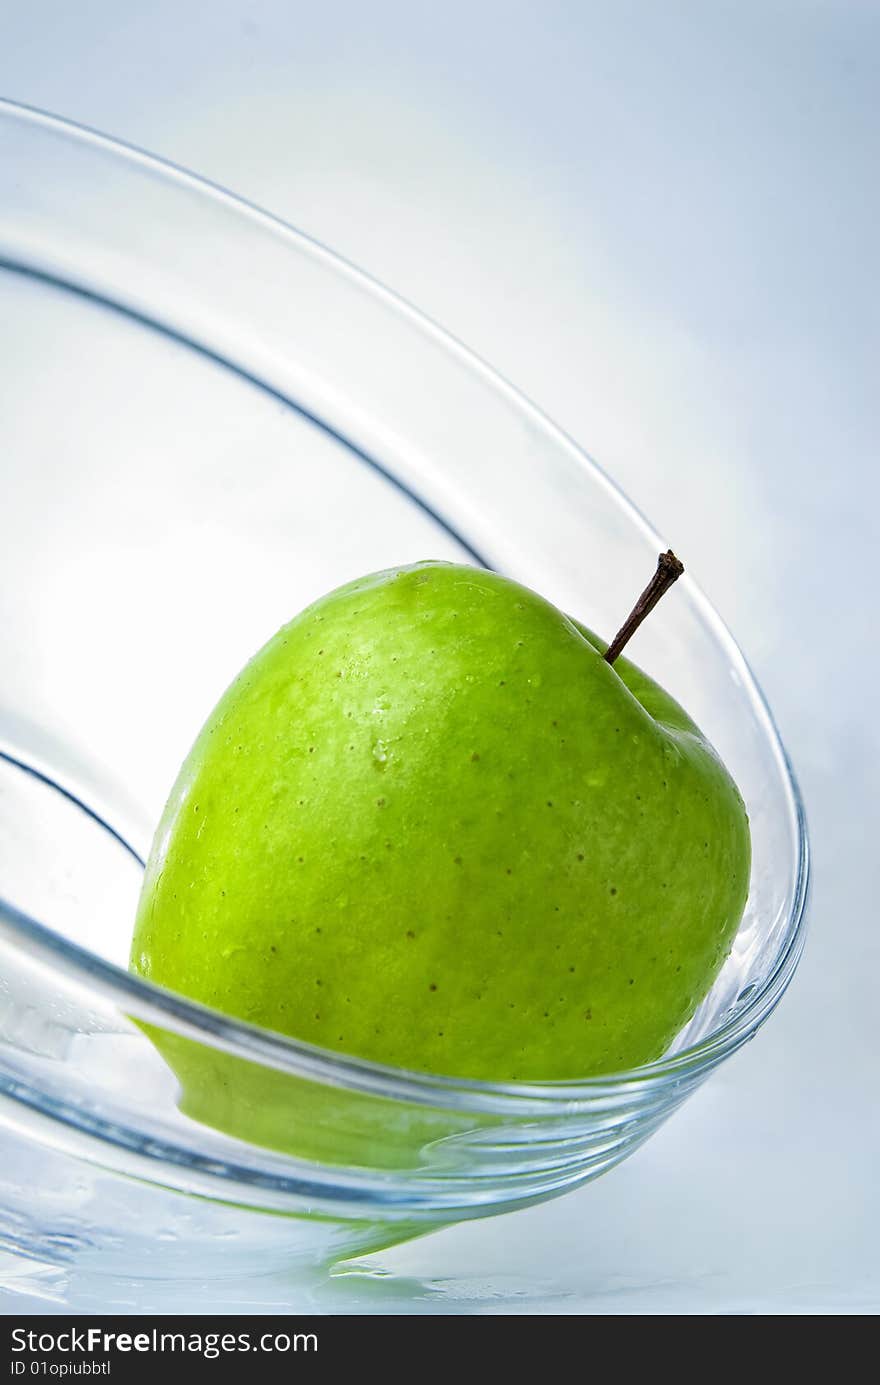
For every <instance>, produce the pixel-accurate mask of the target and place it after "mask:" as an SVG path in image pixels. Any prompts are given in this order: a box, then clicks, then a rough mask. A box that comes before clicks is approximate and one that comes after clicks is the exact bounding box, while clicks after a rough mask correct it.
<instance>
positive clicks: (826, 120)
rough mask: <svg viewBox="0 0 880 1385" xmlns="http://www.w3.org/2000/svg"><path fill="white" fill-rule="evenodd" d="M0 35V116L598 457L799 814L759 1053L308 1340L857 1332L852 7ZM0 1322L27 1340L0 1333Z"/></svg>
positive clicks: (878, 125)
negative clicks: (451, 368)
mask: <svg viewBox="0 0 880 1385" xmlns="http://www.w3.org/2000/svg"><path fill="white" fill-rule="evenodd" d="M0 20H2V23H0V34H2V37H0V93H2V94H3V95H6V96H10V97H13V98H17V99H19V100H23V101H26V102H30V103H32V104H35V105H39V106H44V107H47V108H48V109H50V110H53V111H56V112H59V113H61V114H64V115H67V116H70V117H73V118H75V119H78V120H81V121H84V122H86V123H88V124H92V125H95V126H97V127H99V128H101V129H103V130H106V131H108V132H110V133H113V134H116V135H118V136H120V137H122V138H125V139H128V140H131V141H133V142H135V143H138V144H141V145H144V146H146V147H147V148H149V149H151V150H154V151H155V152H157V153H159V154H162V155H164V156H165V157H167V158H170V159H173V160H176V161H178V162H180V163H182V164H185V165H187V166H189V167H191V168H193V169H195V170H197V171H199V172H202V173H204V174H206V175H208V176H210V177H211V178H213V179H216V180H217V181H219V182H221V183H225V184H227V185H228V186H230V187H231V188H233V189H234V190H236V191H239V192H241V193H243V194H244V195H246V196H248V197H250V198H252V199H253V200H254V201H256V202H258V203H261V204H263V205H265V206H266V207H268V208H270V209H271V210H273V211H275V212H277V213H279V214H280V215H281V216H283V217H286V218H287V219H289V220H290V221H292V222H294V223H295V224H296V225H298V226H300V227H302V228H303V229H304V230H306V231H307V232H309V233H311V234H312V235H314V236H317V237H318V238H319V239H321V240H324V241H326V242H328V243H329V244H330V245H332V246H333V247H334V248H335V249H337V250H339V251H340V252H342V253H343V254H344V255H346V256H348V257H350V258H351V259H353V260H354V261H356V262H357V263H359V264H360V265H362V266H363V267H364V268H366V269H367V270H369V271H371V272H372V273H373V274H374V275H376V276H377V277H378V278H380V279H382V280H384V281H385V282H386V283H388V284H389V285H391V286H392V287H393V288H395V289H397V290H398V291H399V292H400V293H402V294H404V295H405V296H406V297H408V298H410V299H412V300H413V301H414V302H415V303H416V304H418V305H419V306H420V307H421V308H423V309H424V310H425V311H426V312H428V313H429V314H431V315H432V316H434V317H435V318H437V319H438V320H439V321H440V322H441V323H442V324H443V325H444V326H445V327H447V328H449V329H450V330H451V331H452V332H453V333H455V334H456V335H457V336H459V337H461V338H462V339H463V340H464V341H465V342H467V343H468V345H470V346H471V347H473V348H474V349H475V350H476V351H478V352H479V353H480V354H482V355H483V356H485V357H486V358H487V359H488V360H489V361H490V362H492V364H494V365H495V366H496V367H497V368H498V369H500V370H501V371H502V373H504V374H505V375H507V376H508V377H509V378H510V379H511V380H513V381H514V382H515V383H516V384H517V385H519V386H520V387H521V388H522V389H524V390H525V392H526V393H527V394H529V395H531V396H532V397H533V398H534V399H535V400H536V401H537V402H538V403H540V404H541V405H542V406H543V407H544V408H545V409H546V410H547V412H549V413H550V415H551V416H552V417H553V418H555V419H556V420H557V421H558V422H559V423H560V424H562V425H563V426H564V427H565V428H566V429H567V430H568V431H569V432H571V433H572V434H573V435H574V436H575V437H576V438H577V440H578V441H579V442H580V443H581V444H582V445H584V446H585V447H586V448H587V449H588V450H589V451H590V452H591V453H592V454H593V455H594V456H595V457H597V459H598V460H599V461H600V462H601V463H602V464H603V465H604V466H605V467H606V468H607V470H608V471H610V472H611V474H612V475H613V476H614V477H615V478H616V479H617V480H618V481H619V482H620V483H621V485H622V486H623V487H624V489H625V490H627V491H628V492H629V493H630V495H631V496H632V497H633V498H634V499H635V500H636V501H637V503H638V504H639V505H640V506H641V507H642V508H643V509H644V510H645V511H646V512H647V513H648V515H649V516H650V517H651V518H652V519H653V520H654V522H655V523H656V524H657V525H658V527H659V528H660V529H661V531H662V532H664V533H666V534H668V535H669V536H670V537H671V538H673V539H674V541H675V545H676V548H677V549H679V550H680V551H681V552H682V553H683V554H685V555H686V557H687V559H688V565H689V567H690V569H691V570H692V571H693V573H694V574H695V576H696V577H697V578H698V580H699V581H700V582H701V583H702V585H703V586H704V587H705V589H706V590H707V592H708V594H709V596H710V597H711V598H712V599H713V601H714V602H715V603H716V605H717V606H718V607H719V608H720V610H721V612H722V613H723V614H724V616H725V617H726V618H727V620H728V621H729V623H730V624H731V625H732V627H733V629H734V632H735V633H736V634H737V636H738V637H739V639H740V641H741V643H742V644H743V646H744V647H745V649H746V652H747V654H748V655H749V657H750V659H751V661H752V663H753V664H754V666H755V668H756V671H757V673H758V676H759V678H760V680H761V682H762V683H763V685H764V687H765V689H766V691H767V693H768V695H769V697H770V700H771V703H772V705H773V707H774V709H775V711H776V713H777V716H778V719H779V722H780V725H781V729H782V732H783V736H784V738H785V739H786V742H787V744H788V746H789V748H790V751H791V753H792V756H793V758H794V761H795V766H796V769H797V771H798V773H799V775H800V778H801V782H802V785H803V789H804V793H805V797H806V801H807V808H808V812H809V816H810V821H811V827H812V836H813V843H814V851H815V882H816V884H815V894H814V906H813V914H812V918H813V924H812V936H811V939H810V943H809V947H808V951H807V954H806V957H805V960H804V962H803V965H802V968H801V971H800V973H799V976H798V978H797V980H796V982H795V985H794V987H793V989H792V991H791V992H790V994H789V996H788V997H787V998H786V1000H785V1001H784V1003H783V1006H782V1008H781V1010H780V1011H779V1013H778V1014H777V1016H776V1017H775V1018H774V1019H773V1021H772V1022H771V1024H770V1026H769V1028H768V1029H767V1030H765V1031H764V1032H763V1033H762V1035H761V1036H760V1037H759V1039H758V1040H757V1041H756V1042H755V1043H754V1044H753V1045H752V1046H750V1048H749V1049H748V1050H747V1051H745V1052H743V1053H742V1054H741V1055H740V1056H738V1057H737V1058H736V1059H734V1060H733V1061H732V1062H731V1063H730V1064H729V1065H728V1066H727V1067H726V1068H725V1069H724V1070H723V1071H722V1072H721V1073H720V1074H719V1075H718V1076H717V1077H716V1078H715V1079H713V1081H712V1082H711V1083H710V1084H709V1085H708V1086H707V1087H706V1088H705V1089H704V1090H703V1091H702V1092H701V1093H700V1094H699V1095H698V1096H697V1097H696V1098H695V1099H694V1100H692V1101H691V1102H690V1103H689V1104H688V1105H687V1106H686V1107H685V1108H684V1110H683V1111H682V1112H681V1113H680V1114H679V1115H678V1116H676V1118H675V1119H674V1120H673V1121H672V1122H671V1123H670V1124H669V1125H668V1126H667V1127H666V1128H665V1129H664V1130H663V1131H662V1132H661V1133H660V1134H659V1135H658V1136H657V1137H656V1138H655V1139H653V1140H652V1141H651V1142H649V1144H648V1145H647V1146H646V1147H645V1149H644V1150H643V1151H641V1152H640V1153H639V1154H637V1155H636V1156H635V1157H634V1158H633V1159H632V1160H631V1161H630V1162H629V1163H627V1164H626V1165H624V1166H623V1167H621V1168H620V1169H619V1170H617V1171H615V1172H614V1173H612V1174H610V1175H609V1176H607V1177H606V1178H604V1179H602V1180H601V1181H600V1182H599V1183H597V1184H595V1185H593V1186H592V1187H589V1188H586V1189H584V1190H583V1191H582V1192H580V1193H576V1194H573V1195H571V1196H569V1197H567V1198H565V1199H563V1200H561V1201H559V1202H556V1203H552V1204H549V1205H547V1206H545V1207H542V1208H537V1209H533V1210H532V1211H529V1212H525V1213H521V1214H518V1215H516V1216H514V1217H505V1218H500V1219H498V1220H496V1221H493V1222H490V1223H482V1224H474V1225H471V1226H468V1227H462V1228H459V1229H457V1230H454V1231H449V1232H444V1233H442V1234H440V1235H439V1236H436V1237H434V1238H431V1239H429V1240H426V1241H423V1242H419V1243H416V1244H414V1245H412V1246H409V1247H404V1248H401V1249H399V1250H397V1251H395V1252H393V1253H389V1254H387V1255H385V1256H383V1257H380V1263H381V1265H382V1266H383V1267H385V1268H386V1269H388V1270H393V1272H394V1275H395V1276H396V1277H395V1278H380V1279H375V1280H358V1279H351V1280H347V1281H342V1282H339V1283H337V1285H336V1286H335V1287H334V1288H333V1289H332V1290H330V1291H328V1292H327V1293H326V1294H325V1295H324V1296H323V1298H321V1299H320V1300H319V1301H318V1302H317V1303H316V1304H315V1306H319V1307H324V1308H327V1309H330V1310H332V1309H334V1308H335V1309H341V1310H344V1309H351V1308H356V1309H357V1308H361V1309H365V1310H367V1311H379V1312H382V1311H398V1312H399V1311H417V1312H430V1311H454V1312H463V1311H474V1310H483V1311H505V1312H509V1311H529V1312H534V1311H551V1312H554V1311H555V1312H570V1311H575V1312H637V1311H661V1312H662V1311H677V1312H704V1311H721V1312H755V1311H758V1312H761V1311H764V1312H767V1311H771V1312H772V1311H777V1312H778V1311H786V1310H791V1311H817V1310H819V1311H838V1310H847V1309H848V1310H856V1311H859V1310H861V1311H865V1310H868V1311H871V1310H873V1311H876V1309H877V1308H878V1307H880V1268H878V1240H880V1193H878V1178H877V1169H878V1165H880V1115H878V1107H880V1103H878V1078H877V1067H878V1058H880V1004H878V1000H877V987H878V976H880V933H878V928H877V898H878V894H880V879H878V875H880V872H878V850H877V832H878V826H880V822H878V812H877V802H878V798H880V733H878V728H877V696H878V694H877V687H878V677H880V657H878V652H877V649H878V646H877V635H876V619H875V617H874V615H873V611H874V608H875V606H876V590H877V585H878V582H877V575H876V571H877V562H878V549H880V543H878V539H880V530H878V521H877V510H878V502H880V465H878V463H880V457H878V442H877V439H878V433H880V417H878V414H880V407H878V399H880V351H878V346H880V289H878V284H880V272H878V271H880V265H878V252H877V246H878V220H880V190H878V189H880V181H878V169H880V4H878V3H873V2H872V0H865V3H858V2H857V0H788V3H786V2H785V0H739V2H738V3H722V0H691V3H653V2H652V0H642V3H615V4H613V5H611V4H598V3H597V4H593V3H576V2H575V0H568V2H567V3H563V2H562V0H533V3H529V4H526V3H516V2H515V0H514V2H513V3H487V2H486V0H470V2H469V3H460V0H445V3H444V4H443V5H438V4H433V3H430V4H429V3H422V2H420V0H407V3H398V4H395V3H388V0H371V3H369V4H361V3H355V0H348V2H347V3H342V2H341V0H337V3H333V0H327V2H325V3H322V4H321V5H305V4H302V3H300V0H286V2H285V0H254V2H253V3H243V2H242V0H239V2H238V3H232V0H212V3H205V4H195V3H186V0H183V2H181V0H155V2H154V3H150V4H141V3H134V4H132V3H119V0H92V3H88V0H81V3H79V4H77V5H71V4H68V3H67V0H29V2H28V4H26V5H23V4H22V5H12V4H11V3H9V0H0ZM0 331H2V324H0ZM296 1302H297V1303H298V1304H299V1305H300V1306H307V1305H305V1304H303V1303H302V1301H301V1300H296ZM224 1304H225V1306H228V1307H230V1308H234V1307H238V1306H241V1307H242V1308H247V1307H248V1306H250V1307H258V1306H262V1307H264V1309H265V1310H266V1311H283V1310H284V1309H285V1308H287V1307H289V1306H290V1304H291V1299H290V1297H289V1295H287V1293H286V1291H285V1289H284V1287H283V1286H282V1285H279V1284H274V1285H273V1284H271V1283H270V1284H264V1285H262V1286H250V1287H247V1286H241V1287H240V1288H238V1289H236V1288H235V1287H230V1288H229V1291H228V1295H227V1299H226V1300H224ZM25 1306H31V1307H32V1308H33V1309H34V1310H36V1311H47V1312H49V1311H52V1308H53V1305H52V1303H51V1301H50V1300H47V1301H45V1302H43V1303H41V1302H40V1301H39V1300H33V1301H31V1300H28V1301H27V1305H26V1302H25V1301H24V1300H21V1299H18V1298H16V1299H12V1298H8V1299H7V1300H6V1304H5V1305H4V1307H5V1310H6V1311H8V1312H17V1311H19V1309H20V1308H24V1307H25ZM186 1306H187V1305H186V1304H184V1303H182V1302H181V1303H178V1305H177V1307H178V1309H179V1310H184V1309H185V1308H186Z"/></svg>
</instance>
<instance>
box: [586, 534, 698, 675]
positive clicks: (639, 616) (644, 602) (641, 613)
mask: <svg viewBox="0 0 880 1385" xmlns="http://www.w3.org/2000/svg"><path fill="white" fill-rule="evenodd" d="M683 572H684V563H681V562H679V560H678V558H676V556H675V554H674V553H673V551H672V549H671V548H669V549H667V551H666V552H665V553H661V554H660V557H659V558H658V559H657V571H656V572H655V573H654V576H653V577H652V578H651V580H650V582H649V583H648V585H647V586H646V587H645V590H644V591H643V592H642V594H641V596H640V597H639V599H638V601H637V602H636V604H635V606H633V608H632V610H631V611H630V613H629V615H628V616H627V618H626V620H625V621H624V622H623V624H622V625H621V627H620V629H619V630H618V632H617V634H616V635H615V636H614V639H613V640H612V641H611V643H610V644H609V646H608V648H607V649H606V651H605V659H606V661H607V662H608V663H609V664H613V663H614V660H615V659H616V658H617V656H618V654H619V653H620V651H621V650H622V649H623V647H624V645H625V644H627V643H628V642H629V640H630V639H631V638H632V636H633V635H634V634H635V632H636V631H637V630H638V628H639V626H640V625H641V623H642V621H643V620H644V619H645V616H646V615H649V614H650V612H651V611H653V609H654V607H655V606H656V605H657V602H658V601H659V600H660V598H661V596H662V595H663V593H664V592H667V591H669V588H670V587H671V586H672V584H673V582H677V581H678V579H679V577H680V576H681V574H682V573H683Z"/></svg>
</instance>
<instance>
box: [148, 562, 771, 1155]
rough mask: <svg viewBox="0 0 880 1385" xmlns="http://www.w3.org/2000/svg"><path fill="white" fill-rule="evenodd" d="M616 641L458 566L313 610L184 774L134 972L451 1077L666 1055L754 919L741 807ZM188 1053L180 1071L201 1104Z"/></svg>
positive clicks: (355, 587)
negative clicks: (748, 906) (743, 923)
mask: <svg viewBox="0 0 880 1385" xmlns="http://www.w3.org/2000/svg"><path fill="white" fill-rule="evenodd" d="M604 648H605V646H604V645H603V644H602V642H601V641H600V640H598V639H597V638H596V637H595V636H594V635H592V634H591V633H590V632H589V631H587V630H585V629H584V628H583V627H581V626H579V625H578V624H577V623H575V622H574V621H572V620H570V619H569V618H568V617H566V616H565V615H563V614H562V613H561V612H560V611H558V610H557V609H556V608H555V607H554V606H552V605H551V604H550V603H548V602H547V601H545V600H544V599H543V598H541V597H540V596H538V595H536V594H535V593H534V592H532V591H529V590H527V589H526V588H524V587H522V586H519V585H518V584H517V583H514V582H512V581H510V580H508V579H507V578H504V577H500V576H498V575H496V574H494V573H489V572H484V571H480V570H477V569H472V568H467V567H461V566H458V565H455V564H449V563H434V562H430V563H420V564H417V565H415V566H413V567H408V568H395V569H390V570H388V571H386V572H380V573H377V574H375V575H372V576H369V577H365V578H362V579H360V580H358V581H355V582H351V583H349V584H347V585H346V586H344V587H341V588H339V589H338V590H337V591H335V592H332V593H331V594H330V595H329V596H326V597H324V598H322V599H321V600H320V601H317V602H316V603H314V604H313V605H312V606H309V607H308V608H307V609H306V610H305V611H303V612H302V613H301V614H300V615H298V616H297V617H296V618H295V619H294V620H292V621H291V622H290V623H289V624H288V625H286V626H285V627H284V628H283V629H282V630H280V631H279V633H278V634H277V635H276V636H275V637H274V638H273V639H271V640H270V641H269V643H268V644H267V645H265V647H264V648H263V649H262V650H261V651H260V652H259V653H258V654H257V655H256V656H255V657H254V658H253V659H252V660H251V662H250V663H249V664H248V665H247V666H246V668H245V669H244V670H243V671H242V673H241V674H240V675H239V676H238V678H236V680H235V682H234V683H233V684H232V685H231V687H230V688H229V689H228V690H227V692H226V693H225V695H224V696H223V698H222V699H221V701H220V703H219V704H218V706H217V707H216V709H215V711H214V712H213V713H212V715H211V717H210V718H209V720H208V721H207V723H206V725H205V726H204V728H203V730H202V731H201V733H200V734H199V736H198V739H197V740H196V742H195V744H194V746H193V748H192V750H191V752H190V754H189V756H188V758H187V760H186V762H185V763H184V765H183V768H182V770H181V772H180V775H179V777H178V780H177V783H176V785H175V787H174V789H173V791H172V794H171V797H170V799H169V802H168V804H167V806H166V809H165V812H164V815H163V817H162V821H161V823H160V826H159V829H158V831H157V834H156V838H155V841H154V844H153V849H152V852H151V855H150V858H149V861H148V864H147V869H146V875H145V879H144V885H143V891H142V895H141V900H140V904H139V909H138V915H137V921H136V926H135V933H134V939H133V944H132V952H131V966H132V968H133V969H134V971H136V972H138V973H139V974H141V975H142V976H144V977H147V978H149V979H150V980H151V981H154V982H158V983H159V984H161V985H163V986H166V987H169V988H171V989H173V990H175V991H179V992H182V993H184V994H185V995H188V996H190V997H192V998H194V999H196V1000H199V1001H201V1002H203V1003H205V1004H207V1005H210V1006H213V1007H215V1008H216V1009H218V1010H221V1011H223V1012H225V1013H228V1014H231V1015H235V1016H238V1017H240V1018H242V1019H245V1020H247V1021H250V1022H252V1023H254V1024H257V1025H261V1026H264V1027H266V1028H268V1029H272V1030H276V1031H279V1032H281V1033H283V1034H287V1035H291V1036H294V1037H295V1038H297V1039H300V1040H304V1041H307V1042H309V1043H312V1044H316V1045H319V1046H321V1047H323V1048H327V1049H335V1050H338V1051H341V1052H344V1053H346V1054H351V1055H355V1056H358V1057H360V1058H366V1059H370V1060H374V1061H377V1062H380V1063H385V1064H391V1065H394V1066H397V1067H404V1068H409V1069H415V1070H421V1071H428V1072H434V1073H441V1074H447V1075H449V1076H455V1077H463V1078H477V1079H486V1080H495V1081H508V1080H510V1081H513V1080H519V1081H525V1080H554V1079H577V1078H584V1077H588V1076H591V1075H594V1074H600V1073H607V1072H611V1071H619V1070H622V1069H627V1068H631V1067H634V1066H636V1065H638V1064H642V1063H645V1062H647V1061H649V1060H651V1059H654V1058H657V1057H659V1056H660V1055H661V1054H662V1053H663V1052H664V1050H665V1049H666V1048H667V1046H668V1045H669V1043H670V1041H671V1040H672V1038H673V1037H674V1036H675V1034H676V1033H677V1032H678V1030H679V1029H680V1028H681V1027H682V1025H683V1024H684V1023H685V1022H686V1021H687V1020H688V1019H689V1018H690V1016H691V1015H692V1014H693V1011H694V1009H695V1008H696V1006H697V1004H698V1003H699V1001H700V1000H701V999H702V998H703V996H704V995H705V994H706V992H707V991H708V990H709V988H710V986H711V984H712V981H713V980H714V978H715V976H716V974H717V972H718V970H719V968H720V966H721V964H722V962H723V960H724V958H725V956H726V955H727V953H728V951H729V948H730V945H731V942H732V940H733V937H734V935H735V933H736V931H737V927H738V925H739V922H740V919H741V917H742V913H743V909H744V906H745V901H746V896H747V892H748V883H749V866H750V840H749V828H748V819H747V816H746V812H745V808H744V805H743V802H742V799H741V797H740V795H739V793H738V791H737V788H736V786H735V784H734V782H733V780H732V779H731V777H730V775H729V774H728V772H727V770H726V769H725V767H724V765H723V764H722V763H721V761H720V759H719V757H718V755H717V754H716V752H715V751H714V750H713V748H712V747H711V745H710V744H709V743H708V742H707V741H706V739H705V738H704V737H703V736H702V734H701V733H700V731H699V730H698V728H697V727H696V726H695V725H694V723H693V722H692V721H691V720H690V718H689V717H688V716H687V714H686V713H685V712H684V711H683V710H682V708H681V707H680V706H679V705H678V703H677V702H675V701H674V700H673V699H672V698H671V697H670V696H669V695H668V694H667V693H665V692H664V691H663V690H662V689H661V688H659V687H658V686H657V685H656V684H655V683H654V682H652V680H651V679H650V678H648V677H647V676H646V675H645V674H644V673H642V672H640V671H639V670H638V669H637V668H636V667H634V666H633V665H632V664H630V663H628V662H627V661H626V660H624V659H622V658H621V659H619V660H618V661H617V662H616V663H615V665H614V666H613V667H612V666H611V665H609V664H608V663H606V662H605V660H604V659H603V658H602V657H601V651H602V650H603V649H604ZM185 1047H186V1048H187V1049H188V1048H189V1047H190V1046H189V1045H186V1046H185ZM168 1056H169V1058H171V1061H172V1064H173V1062H174V1059H173V1056H172V1054H171V1053H170V1052H169V1054H168ZM178 1056H180V1055H178ZM198 1056H199V1055H198V1054H196V1055H195V1056H194V1059H193V1061H190V1062H187V1063H186V1064H185V1066H186V1067H187V1070H188V1072H187V1076H186V1077H185V1079H184V1085H185V1087H189V1089H190V1096H191V1100H190V1105H191V1106H193V1105H194V1106H196V1107H200V1108H204V1110H207V1111H208V1112H209V1111H210V1107H211V1100H212V1099H211V1098H206V1099H207V1106H205V1100H203V1099H202V1098H200V1097H199V1094H198V1092H197V1090H196V1089H197V1088H198V1085H199V1062H198V1061H197V1059H198ZM216 1061H217V1062H219V1063H220V1065H221V1069H222V1066H223V1063H224V1062H227V1061H229V1062H231V1061H232V1060H223V1059H220V1058H219V1057H218V1058H217V1060H216ZM241 1066H242V1067H244V1068H247V1067H249V1065H241ZM206 1073H207V1069H206V1068H205V1069H204V1070H203V1076H205V1075H206ZM182 1075H183V1074H182ZM215 1079H216V1080H215V1081H212V1082H211V1083H210V1085H211V1086H212V1087H213V1088H214V1091H215V1093H217V1092H218V1088H219V1086H221V1085H223V1079H222V1075H221V1073H220V1072H219V1071H218V1073H217V1074H215ZM236 1085H238V1084H236ZM202 1118H210V1116H209V1115H208V1116H206V1115H205V1114H204V1112H203V1114H202ZM230 1120H232V1117H229V1118H227V1119H226V1120H225V1121H223V1122H218V1123H223V1124H225V1125H226V1126H227V1127H228V1126H229V1124H230ZM233 1124H234V1121H233ZM267 1142H271V1143H276V1144H277V1143H279V1140H278V1139H275V1140H269V1141H267ZM282 1143H283V1142H282Z"/></svg>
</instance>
